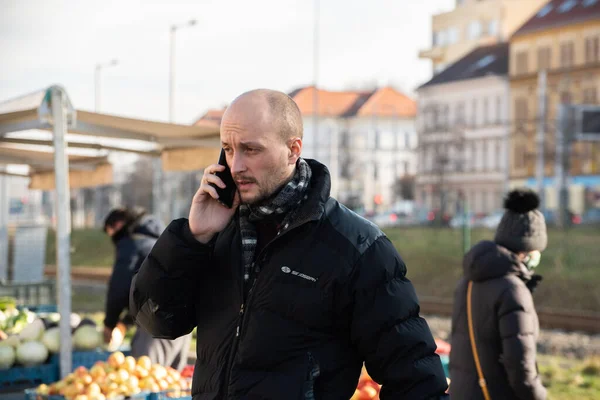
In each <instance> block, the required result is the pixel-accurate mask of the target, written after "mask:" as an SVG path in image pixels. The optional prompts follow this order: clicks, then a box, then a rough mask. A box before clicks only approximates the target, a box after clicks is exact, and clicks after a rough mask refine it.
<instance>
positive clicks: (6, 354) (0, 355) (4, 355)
mask: <svg viewBox="0 0 600 400" xmlns="http://www.w3.org/2000/svg"><path fill="white" fill-rule="evenodd" d="M14 363H15V349H13V348H12V346H5V345H0V370H1V369H9V368H10V367H12V366H13V364H14Z"/></svg>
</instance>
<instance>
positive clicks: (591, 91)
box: [583, 88, 598, 104]
mask: <svg viewBox="0 0 600 400" xmlns="http://www.w3.org/2000/svg"><path fill="white" fill-rule="evenodd" d="M597 102H598V97H597V93H596V88H588V89H585V90H584V91H583V103H584V104H596V103H597Z"/></svg>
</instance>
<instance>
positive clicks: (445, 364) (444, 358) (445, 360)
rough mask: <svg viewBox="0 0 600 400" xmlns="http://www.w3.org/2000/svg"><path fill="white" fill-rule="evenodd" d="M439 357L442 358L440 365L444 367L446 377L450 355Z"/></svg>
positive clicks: (447, 375) (448, 376) (448, 372)
mask: <svg viewBox="0 0 600 400" xmlns="http://www.w3.org/2000/svg"><path fill="white" fill-rule="evenodd" d="M440 359H441V360H442V367H444V373H445V374H446V377H447V378H450V356H448V355H440Z"/></svg>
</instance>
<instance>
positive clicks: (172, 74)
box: [169, 19, 197, 122]
mask: <svg viewBox="0 0 600 400" xmlns="http://www.w3.org/2000/svg"><path fill="white" fill-rule="evenodd" d="M196 23H197V21H196V20H195V19H191V20H189V21H188V22H187V23H185V24H182V25H171V37H170V44H169V46H170V48H169V51H170V54H169V122H175V121H174V120H175V34H176V33H177V30H178V29H181V28H185V27H189V26H194V25H196Z"/></svg>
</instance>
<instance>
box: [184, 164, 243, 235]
mask: <svg viewBox="0 0 600 400" xmlns="http://www.w3.org/2000/svg"><path fill="white" fill-rule="evenodd" d="M224 169H225V167H224V166H222V165H219V164H213V165H209V166H208V167H206V168H205V169H204V175H203V176H202V182H201V184H200V188H199V189H198V191H197V192H196V194H195V195H194V199H193V200H192V206H191V208H190V216H189V224H190V231H191V232H192V234H193V235H194V237H195V238H196V240H198V241H199V242H201V243H208V242H209V241H210V239H212V237H213V236H214V235H215V234H217V233H219V232H221V231H222V230H223V229H225V227H226V226H227V224H228V223H229V221H230V220H231V218H232V217H233V214H235V210H236V209H237V208H238V206H239V205H240V196H239V193H236V194H235V198H234V201H233V206H232V207H231V208H227V207H225V206H223V205H221V204H220V203H219V202H217V201H216V199H218V198H219V195H218V194H217V191H216V190H215V188H214V187H212V186H210V183H214V184H215V185H217V186H219V187H221V188H225V184H224V183H223V181H222V180H221V179H220V178H219V177H218V176H216V175H215V174H214V173H215V172H217V171H223V170H224Z"/></svg>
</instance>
